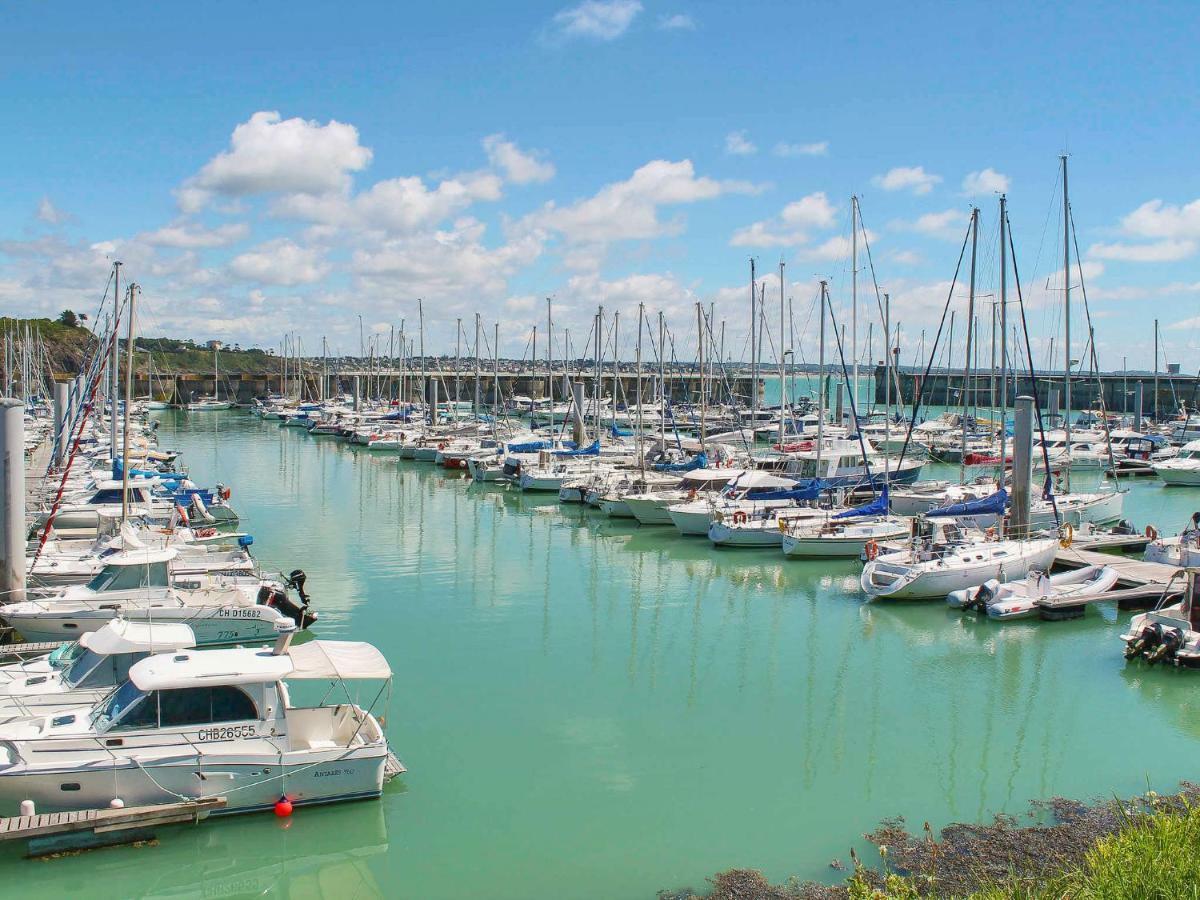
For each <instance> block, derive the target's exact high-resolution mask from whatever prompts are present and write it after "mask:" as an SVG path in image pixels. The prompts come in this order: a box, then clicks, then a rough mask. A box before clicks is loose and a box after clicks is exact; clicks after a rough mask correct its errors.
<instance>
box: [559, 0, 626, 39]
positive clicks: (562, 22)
mask: <svg viewBox="0 0 1200 900" xmlns="http://www.w3.org/2000/svg"><path fill="white" fill-rule="evenodd" d="M641 11H642V4H641V3H639V2H638V0H584V2H583V3H580V4H579V5H578V6H572V7H569V8H567V9H563V10H559V11H558V12H557V13H555V14H554V18H553V19H552V20H551V25H550V34H551V36H552V37H554V38H557V39H559V40H569V39H571V38H586V39H589V40H594V41H612V40H616V39H617V38H619V37H620V36H621V35H623V34H624V33H625V32H626V31H627V30H628V29H629V26H630V25H632V24H633V20H634V19H635V18H637V15H638V13H640V12H641Z"/></svg>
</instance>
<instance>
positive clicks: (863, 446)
mask: <svg viewBox="0 0 1200 900" xmlns="http://www.w3.org/2000/svg"><path fill="white" fill-rule="evenodd" d="M829 319H830V322H831V323H832V325H833V339H834V340H835V341H837V348H838V358H839V359H840V360H841V363H842V377H843V378H845V379H846V381H847V383H848V382H849V381H850V372H849V371H848V370H847V369H846V353H845V349H844V348H843V347H842V336H841V334H840V331H841V329H840V328H838V324H837V317H836V316H834V314H833V310H832V309H831V310H829ZM849 395H850V415H851V416H852V417H853V421H854V430H855V431H856V432H858V434H857V435H856V436H857V437H858V449H859V450H860V451H861V452H862V458H863V468H864V469H866V470H867V485H868V486H869V487H870V488H871V496H872V497H874V496H875V495H876V491H875V478H874V476H872V475H871V461H870V460H869V459H868V458H867V442H866V439H865V438H864V437H863V434H862V429H861V428H859V427H858V409H857V407H856V405H855V402H856V401H855V398H854V391H849ZM883 471H884V483H885V484H886V483H887V460H886V459H885V460H884V463H883ZM817 477H818V478H819V477H820V473H818V475H817Z"/></svg>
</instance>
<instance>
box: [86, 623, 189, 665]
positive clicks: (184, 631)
mask: <svg viewBox="0 0 1200 900" xmlns="http://www.w3.org/2000/svg"><path fill="white" fill-rule="evenodd" d="M79 643H80V644H82V645H83V646H84V647H87V649H89V650H91V651H92V652H93V653H98V654H100V655H101V656H112V655H114V654H117V653H165V652H169V651H171V650H186V649H187V648H189V647H194V646H196V636H195V634H193V633H192V629H191V626H189V625H185V624H184V623H182V622H162V623H159V624H157V625H155V624H153V623H150V622H130V621H127V620H126V619H113V620H112V621H111V622H109V623H108V624H107V625H105V626H104V627H103V628H101V629H99V630H98V631H89V632H85V633H84V634H81V635H80V636H79Z"/></svg>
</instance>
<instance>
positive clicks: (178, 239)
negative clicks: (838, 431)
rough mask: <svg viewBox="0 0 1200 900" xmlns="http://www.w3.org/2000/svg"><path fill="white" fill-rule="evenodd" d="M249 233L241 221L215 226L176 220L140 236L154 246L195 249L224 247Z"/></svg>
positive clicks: (247, 226)
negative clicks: (210, 226)
mask: <svg viewBox="0 0 1200 900" xmlns="http://www.w3.org/2000/svg"><path fill="white" fill-rule="evenodd" d="M249 234H250V226H249V225H246V224H245V223H243V222H236V223H234V222H231V223H229V224H226V225H218V226H217V227H215V228H205V227H204V226H202V225H195V224H189V223H187V222H177V223H175V224H172V225H164V226H163V227H162V228H159V229H156V230H155V231H148V232H146V233H145V234H142V235H140V238H141V239H142V240H144V241H145V242H146V243H147V244H152V245H154V246H156V247H178V248H181V249H189V250H196V249H200V248H204V247H226V246H228V245H230V244H234V243H237V242H238V241H240V240H243V239H245V238H246V236H247V235H249Z"/></svg>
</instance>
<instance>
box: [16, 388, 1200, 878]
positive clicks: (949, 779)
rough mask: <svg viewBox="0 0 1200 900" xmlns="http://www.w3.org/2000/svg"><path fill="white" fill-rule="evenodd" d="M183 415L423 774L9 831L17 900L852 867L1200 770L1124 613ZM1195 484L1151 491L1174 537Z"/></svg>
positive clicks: (169, 426) (179, 433)
mask: <svg viewBox="0 0 1200 900" xmlns="http://www.w3.org/2000/svg"><path fill="white" fill-rule="evenodd" d="M160 433H161V436H162V443H163V444H164V445H165V446H174V447H179V448H181V449H182V450H183V451H184V453H185V459H186V462H187V463H188V464H189V465H190V467H191V469H192V472H193V474H194V477H195V478H196V479H197V480H198V481H200V482H201V483H211V482H213V481H214V480H217V479H218V478H219V479H222V480H224V481H226V482H227V483H229V484H232V485H233V488H234V494H233V502H234V503H235V505H236V506H237V507H238V509H239V510H240V511H241V512H242V513H243V515H244V523H245V527H246V528H247V529H248V530H249V531H251V532H253V533H254V535H255V539H256V542H255V550H256V552H257V553H258V555H259V557H260V558H261V559H262V560H263V561H264V562H266V563H268V564H271V565H275V566H278V567H280V568H283V569H285V570H287V569H291V568H294V567H301V568H303V569H305V570H306V571H307V572H308V575H309V582H308V584H309V590H310V592H311V594H312V595H313V597H314V602H315V604H316V605H317V608H318V609H319V610H320V612H321V617H322V618H321V622H320V623H319V626H318V628H317V631H318V633H319V634H320V635H321V636H322V637H328V638H353V639H364V640H370V641H372V642H374V643H376V644H377V645H378V646H379V647H380V648H381V649H382V650H383V651H384V652H385V653H386V655H387V657H388V659H389V660H390V661H391V664H392V666H393V668H394V670H395V673H396V685H395V691H394V694H393V698H392V702H391V708H390V711H389V713H388V717H387V724H388V731H389V734H390V736H391V740H392V742H393V746H394V748H395V750H396V752H397V753H398V755H399V756H400V757H401V758H402V759H403V760H404V762H405V763H406V764H407V765H408V767H409V770H410V771H409V774H408V775H406V776H404V777H403V778H402V779H399V780H398V781H397V782H394V783H393V784H392V785H391V786H390V787H389V788H388V789H387V792H386V794H385V796H384V798H383V799H382V801H380V802H364V803H358V804H350V805H344V806H340V807H331V808H328V809H302V810H299V811H297V813H296V815H295V816H294V817H293V818H292V819H291V820H289V821H286V822H281V821H279V820H276V819H275V818H274V817H272V816H269V815H262V816H251V817H242V818H239V819H226V820H210V821H209V822H207V823H205V824H203V825H201V826H199V827H195V828H191V827H188V828H175V829H167V830H164V831H163V832H162V834H161V843H160V844H159V845H158V846H154V847H142V848H129V847H127V848H117V849H112V850H105V851H99V852H94V853H89V854H84V855H80V856H76V857H70V858H64V859H58V860H53V861H47V862H27V861H24V860H21V859H20V858H19V856H18V854H17V852H16V848H11V847H6V848H4V850H3V851H2V853H0V856H2V858H3V859H2V862H0V866H2V869H3V871H2V875H3V878H4V880H5V884H6V888H5V893H6V895H11V896H14V897H15V896H20V897H62V896H67V895H72V894H79V895H82V896H87V897H89V898H91V897H130V896H139V897H142V896H150V897H159V896H162V897H168V896H169V897H177V896H200V895H204V896H215V897H233V896H263V897H289V898H292V897H295V898H299V897H305V898H312V897H330V898H333V897H338V898H342V897H356V898H369V897H422V898H454V897H466V896H486V897H499V898H530V897H554V898H592V897H603V898H650V897H653V895H654V893H655V891H657V890H659V889H661V888H673V887H679V886H682V885H689V884H690V885H693V886H696V887H702V886H703V884H704V878H705V877H706V876H707V875H710V874H712V873H713V872H715V871H717V870H719V869H722V868H727V867H730V866H735V865H737V866H753V867H757V868H761V869H763V870H764V871H765V872H766V873H767V875H768V876H770V877H771V878H774V879H782V878H784V877H786V876H788V875H791V874H798V875H801V876H803V877H812V878H825V879H831V878H836V877H837V873H835V872H832V871H831V870H830V869H829V868H828V863H829V861H830V860H831V859H833V858H834V857H838V858H841V859H842V860H847V858H848V851H849V848H850V847H851V846H858V848H859V850H860V851H863V849H864V848H863V847H862V844H861V841H860V840H859V839H858V835H860V834H861V833H862V832H864V831H866V830H869V829H870V828H871V827H872V826H873V825H874V823H875V822H877V821H878V820H879V819H880V818H881V817H884V816H890V815H895V814H904V815H906V816H908V817H909V818H910V820H912V821H914V822H916V823H920V822H922V821H924V820H929V821H930V822H931V823H933V824H934V825H935V826H937V825H940V824H944V823H946V822H948V821H951V820H977V819H982V818H987V817H990V815H991V814H992V813H993V812H996V811H1001V810H1004V811H1009V812H1015V813H1020V812H1021V811H1023V810H1024V808H1025V804H1026V802H1027V801H1028V800H1030V799H1034V798H1043V797H1048V796H1051V795H1056V794H1058V795H1067V796H1094V795H1103V794H1111V793H1114V792H1115V793H1125V792H1135V791H1139V790H1144V789H1146V787H1147V785H1153V786H1154V787H1156V788H1160V789H1161V788H1167V787H1170V786H1172V785H1173V784H1174V783H1176V782H1177V781H1178V780H1179V779H1181V778H1194V777H1195V776H1196V770H1195V762H1194V760H1195V755H1196V750H1197V746H1198V744H1197V737H1198V736H1200V719H1197V717H1196V713H1197V709H1196V703H1195V701H1194V700H1193V699H1192V698H1193V697H1195V696H1196V692H1197V688H1198V687H1200V681H1197V679H1198V678H1200V673H1189V672H1175V671H1167V670H1152V671H1147V670H1145V669H1143V668H1140V667H1127V666H1126V665H1125V663H1124V661H1123V659H1122V656H1121V649H1120V644H1119V641H1118V640H1117V638H1116V635H1117V634H1118V633H1119V631H1120V630H1121V626H1122V625H1123V623H1124V616H1122V617H1120V618H1118V616H1117V614H1116V613H1115V611H1114V610H1112V609H1093V610H1092V611H1091V612H1090V613H1089V614H1088V616H1087V617H1086V618H1084V619H1082V620H1078V621H1074V622H1063V623H1040V622H1032V623H1013V624H1009V625H1006V626H997V625H996V624H994V623H992V622H990V621H987V620H984V621H979V620H977V619H976V618H975V617H974V616H973V615H972V616H963V615H961V614H959V613H956V612H952V611H949V610H947V609H946V608H945V607H944V606H943V605H942V604H938V603H929V604H912V605H867V604H865V603H864V602H863V601H862V598H861V596H860V594H859V592H858V590H857V575H858V570H859V566H858V565H857V564H856V563H852V562H846V563H831V562H799V561H785V560H784V559H783V557H782V555H780V554H779V553H777V552H766V551H763V552H760V551H737V550H723V551H720V550H715V549H713V548H712V547H711V546H710V545H709V544H708V542H707V541H704V540H702V539H695V540H688V539H683V538H679V537H677V536H676V535H675V533H674V532H673V531H672V530H670V529H668V530H660V529H653V528H638V527H637V526H636V525H635V524H629V523H626V522H623V521H617V520H609V519H607V518H604V517H603V516H601V515H599V514H597V513H595V512H592V511H586V510H583V509H580V508H579V507H565V506H560V505H559V504H558V503H557V502H556V500H554V499H550V498H543V497H537V496H523V495H521V494H520V493H519V492H516V491H510V490H507V489H505V488H503V487H488V486H482V485H472V484H470V483H469V482H468V481H466V480H464V479H463V478H462V477H460V476H458V475H452V474H448V473H445V472H444V471H443V470H440V469H435V468H433V467H432V466H429V465H427V464H423V463H414V462H401V461H398V460H397V459H396V458H395V457H393V456H384V455H371V454H369V453H368V452H366V451H363V450H361V449H360V448H355V447H351V446H348V445H345V444H342V443H340V442H337V441H335V440H332V439H328V438H313V437H311V436H309V435H307V434H306V433H303V432H302V431H300V430H297V429H290V428H279V427H278V426H277V425H276V424H274V423H271V422H261V421H259V420H257V419H254V418H251V417H250V416H248V415H246V414H244V413H240V412H236V411H234V412H229V413H207V414H193V415H192V416H191V418H190V419H189V418H188V417H187V416H186V414H182V413H180V414H167V415H166V416H165V417H164V419H163V425H162V428H161V431H160ZM1193 507H1200V492H1191V491H1189V490H1187V489H1183V490H1174V489H1166V488H1163V487H1162V486H1160V485H1158V484H1156V483H1154V482H1143V483H1139V484H1135V485H1133V486H1132V488H1131V492H1130V495H1129V497H1128V500H1127V513H1128V514H1129V515H1130V516H1131V517H1132V518H1133V519H1134V521H1135V522H1136V524H1138V525H1139V526H1140V525H1143V524H1145V523H1146V522H1155V523H1157V524H1158V525H1159V527H1160V528H1162V529H1163V530H1165V531H1169V532H1174V531H1177V530H1178V528H1179V526H1180V525H1181V524H1182V523H1183V521H1184V520H1185V519H1186V516H1187V515H1188V514H1189V513H1190V512H1191V511H1192V509H1193ZM868 858H871V857H870V856H868Z"/></svg>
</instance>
